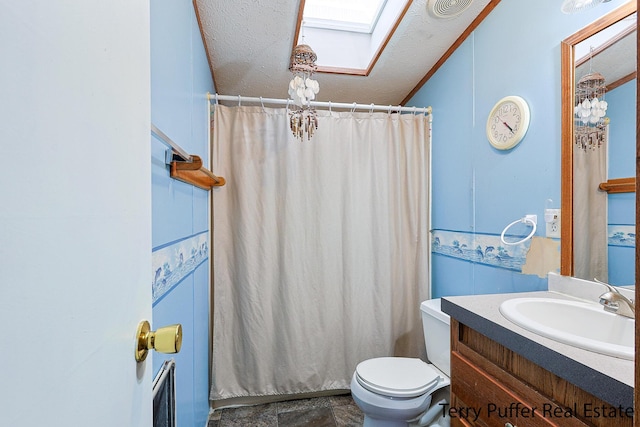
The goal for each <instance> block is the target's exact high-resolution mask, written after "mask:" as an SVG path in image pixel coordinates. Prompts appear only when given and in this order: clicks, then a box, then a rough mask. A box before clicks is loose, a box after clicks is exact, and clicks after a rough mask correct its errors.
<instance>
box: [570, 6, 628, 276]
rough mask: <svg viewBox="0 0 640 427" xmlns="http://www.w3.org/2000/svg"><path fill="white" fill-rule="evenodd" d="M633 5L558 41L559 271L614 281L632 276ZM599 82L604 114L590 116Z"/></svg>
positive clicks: (595, 113)
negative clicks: (559, 94) (560, 201)
mask: <svg viewBox="0 0 640 427" xmlns="http://www.w3.org/2000/svg"><path fill="white" fill-rule="evenodd" d="M635 12H636V2H629V3H627V4H625V5H624V6H622V7H620V8H618V9H616V10H614V11H612V12H610V13H609V14H607V15H605V16H603V17H602V18H600V19H598V20H597V21H595V22H593V23H592V24H590V25H589V26H587V27H585V28H584V29H582V30H580V31H578V32H577V33H575V34H573V35H572V36H570V37H568V38H567V39H565V40H564V41H563V42H562V43H561V66H562V78H561V84H562V153H561V154H562V183H561V197H562V204H561V227H562V228H561V263H560V266H561V267H560V272H561V274H562V275H566V276H574V277H579V278H583V279H587V280H592V279H593V278H594V277H597V278H598V279H600V280H604V281H608V282H610V283H612V284H614V285H618V286H625V285H632V284H634V278H635V157H636V156H635V124H636V123H635V113H636V111H635V110H636V37H637V35H636V32H637V30H636V28H637V26H636V13H635ZM598 73H599V74H601V76H600V75H599V74H598ZM594 76H597V78H595V77H594ZM600 77H602V78H603V79H604V82H602V81H601V79H600ZM602 85H604V87H606V92H605V96H604V98H605V100H606V102H607V104H608V105H606V106H604V108H605V109H606V115H605V117H602V118H601V120H600V124H599V125H598V124H594V123H591V124H589V123H588V121H589V117H596V118H597V116H598V114H600V115H602V113H597V112H594V109H592V108H591V109H590V110H589V111H590V112H591V113H590V114H591V116H589V112H585V111H587V108H583V107H589V108H590V107H591V105H590V104H591V103H593V98H594V97H596V96H595V95H593V93H594V92H593V91H594V90H596V92H598V91H599V89H601V88H600V86H602ZM585 88H586V89H585ZM602 90H603V91H604V89H602ZM586 92H589V93H592V95H591V96H584V95H583V94H584V93H586ZM598 93H599V92H598ZM585 98H587V99H589V100H590V103H587V104H584V103H583V100H584V99H585ZM596 98H597V97H596ZM601 98H602V97H601ZM578 105H580V108H576V106H578ZM594 105H595V106H598V107H599V108H600V109H602V107H603V105H602V104H601V99H600V100H597V101H596V103H595V104H594ZM583 116H585V118H584V121H583ZM585 122H586V123H585ZM618 243H620V244H618Z"/></svg>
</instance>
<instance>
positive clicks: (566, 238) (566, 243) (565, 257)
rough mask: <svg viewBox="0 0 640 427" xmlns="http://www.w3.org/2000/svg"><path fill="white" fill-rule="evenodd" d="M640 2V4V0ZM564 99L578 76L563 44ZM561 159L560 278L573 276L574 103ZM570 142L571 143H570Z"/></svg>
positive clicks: (565, 112)
mask: <svg viewBox="0 0 640 427" xmlns="http://www.w3.org/2000/svg"><path fill="white" fill-rule="evenodd" d="M639 1H640V0H639ZM560 57H561V59H560V62H561V66H560V69H561V70H562V73H561V82H560V88H561V89H560V96H561V99H563V100H565V99H573V88H574V86H575V73H572V72H566V70H570V69H572V68H573V63H574V60H575V58H574V49H573V45H571V44H569V43H567V42H566V41H563V42H561V43H560ZM561 114H562V119H561V122H562V127H561V137H560V140H561V141H562V144H561V149H560V151H561V159H562V164H561V166H560V169H561V171H560V175H561V176H562V180H561V184H560V200H561V203H560V218H561V219H560V223H561V224H562V228H561V230H560V274H562V275H563V276H573V143H572V142H571V141H573V103H572V102H571V103H569V102H562V110H561ZM566 141H569V143H566Z"/></svg>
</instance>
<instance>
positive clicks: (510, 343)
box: [442, 290, 634, 427]
mask: <svg viewBox="0 0 640 427" xmlns="http://www.w3.org/2000/svg"><path fill="white" fill-rule="evenodd" d="M598 291H599V290H596V292H598ZM517 297H533V298H536V297H540V298H560V299H572V297H571V296H567V295H563V294H560V293H557V292H527V293H520V294H497V295H474V296H462V297H445V298H443V299H442V310H443V311H444V312H445V313H447V314H449V315H450V316H451V404H450V406H449V407H447V408H443V411H447V412H448V413H449V414H450V415H451V423H452V425H453V426H491V427H493V426H496V427H498V426H499V427H503V426H509V425H512V426H513V427H531V426H558V427H572V426H576V427H577V426H598V427H605V426H607V427H609V426H610V427H614V426H615V427H624V426H632V425H633V381H634V375H633V369H634V362H633V361H632V360H624V359H619V358H616V357H611V356H605V355H601V354H598V353H594V352H591V351H587V350H582V349H579V348H576V347H573V346H570V345H566V344H563V343H560V342H556V341H554V340H550V339H548V338H545V337H542V336H540V335H537V334H535V333H533V332H529V331H527V330H525V329H523V328H520V327H519V326H517V325H515V324H514V323H512V322H510V321H509V320H507V319H506V318H504V316H502V315H501V314H500V311H499V306H500V304H501V303H502V302H503V301H505V300H507V299H510V298H517ZM509 423H510V424H509Z"/></svg>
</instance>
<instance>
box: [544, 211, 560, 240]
mask: <svg viewBox="0 0 640 427" xmlns="http://www.w3.org/2000/svg"><path fill="white" fill-rule="evenodd" d="M544 222H545V223H546V225H547V230H546V231H547V237H553V238H557V239H559V238H560V209H545V210H544Z"/></svg>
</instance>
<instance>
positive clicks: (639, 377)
mask: <svg viewBox="0 0 640 427" xmlns="http://www.w3.org/2000/svg"><path fill="white" fill-rule="evenodd" d="M638 6H640V0H637V1H636V8H637V7H638ZM636 28H638V24H637V23H636ZM639 47H640V32H637V33H636V70H637V69H640V55H638V53H639V51H640V49H639ZM638 135H640V88H639V87H638V85H636V182H638V180H639V179H640V137H639V136H638ZM639 222H640V197H639V196H638V192H637V191H636V236H637V235H638V232H639V231H640V225H638V224H639ZM639 278H640V246H638V245H636V277H635V285H636V301H640V280H638V279H639ZM635 324H636V328H635V329H636V330H635V332H636V340H635V369H634V372H635V378H634V390H635V393H634V395H633V400H634V401H633V413H634V417H633V425H634V426H635V427H640V412H639V411H640V357H638V354H639V353H640V322H638V321H636V322H635Z"/></svg>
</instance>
